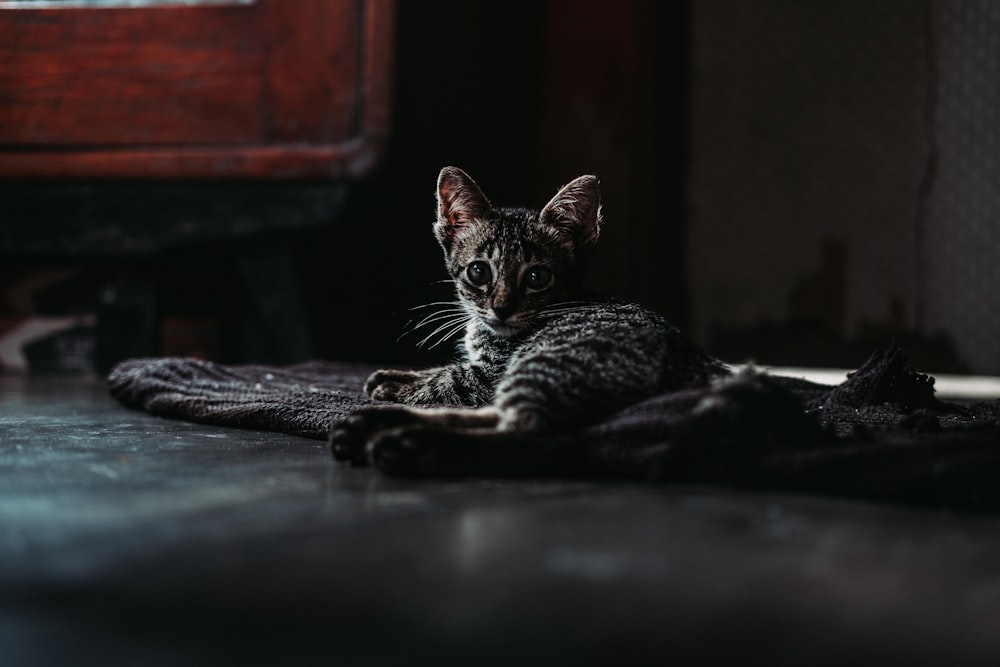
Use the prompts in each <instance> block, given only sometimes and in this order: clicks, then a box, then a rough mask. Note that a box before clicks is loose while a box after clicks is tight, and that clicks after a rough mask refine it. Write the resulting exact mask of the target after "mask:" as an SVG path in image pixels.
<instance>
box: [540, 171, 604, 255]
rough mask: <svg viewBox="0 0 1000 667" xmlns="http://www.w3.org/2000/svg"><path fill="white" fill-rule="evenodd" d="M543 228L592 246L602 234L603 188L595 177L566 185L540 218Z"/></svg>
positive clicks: (578, 242) (578, 179) (582, 177)
mask: <svg viewBox="0 0 1000 667" xmlns="http://www.w3.org/2000/svg"><path fill="white" fill-rule="evenodd" d="M538 220H539V222H541V223H542V224H543V225H552V226H553V227H555V228H557V229H559V230H560V231H563V232H566V233H568V234H569V235H570V236H571V237H572V238H573V239H574V241H575V242H576V243H577V244H582V245H584V246H592V245H594V244H595V243H597V238H598V237H599V236H600V235H601V223H602V222H603V218H602V217H601V186H600V182H599V181H598V180H597V177H596V176H580V177H579V178H576V179H574V180H573V181H571V182H570V183H568V184H567V185H564V186H563V188H562V189H561V190H559V192H557V193H556V196H555V197H553V198H552V200H551V201H550V202H549V203H548V204H546V205H545V208H543V209H542V212H541V213H540V214H539V216H538Z"/></svg>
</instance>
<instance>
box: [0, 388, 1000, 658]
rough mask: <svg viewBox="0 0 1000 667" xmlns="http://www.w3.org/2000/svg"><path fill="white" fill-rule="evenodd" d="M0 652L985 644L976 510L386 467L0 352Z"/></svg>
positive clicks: (483, 654)
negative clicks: (180, 415) (180, 418)
mask: <svg viewBox="0 0 1000 667" xmlns="http://www.w3.org/2000/svg"><path fill="white" fill-rule="evenodd" d="M0 656H2V657H0V664H3V665H35V664H51V665H67V664H73V665H77V664H102V665H107V664H130V665H159V664H163V665H176V664H228V663H232V664H237V663H238V664H244V665H245V664H269V665H270V664H275V665H276V664H303V663H305V664H320V663H323V664H338V665H353V664H360V665H383V664H384V665H407V664H457V665H480V664H512V665H513V664H560V665H561V664H600V665H607V664H638V663H649V664H688V663H692V662H697V663H708V664H718V663H719V662H720V661H726V662H729V663H739V664H804V663H806V662H808V664H824V663H825V664H869V663H880V664H889V663H899V664H927V665H938V664H1000V517H998V518H995V517H991V516H972V515H960V514H953V513H945V512H927V511H916V510H908V509H905V508H894V507H887V506H879V505H871V504H864V503H858V502H850V501H842V500H835V499H824V498H819V497H806V496H791V495H770V494H759V493H747V492H742V491H738V490H729V489H723V488H711V487H676V486H673V487H671V486H666V487H652V486H644V485H639V484H611V483H591V482H571V481H558V480H536V481H517V482H510V481H508V482H503V481H483V480H465V481H434V480H426V481H421V480H397V479H392V478H387V477H384V476H381V475H380V474H378V473H376V472H374V471H370V470H365V469H352V468H347V467H344V466H342V465H339V464H336V463H334V462H333V461H331V460H330V459H329V458H328V456H327V453H326V451H325V449H324V447H323V446H322V445H321V444H320V443H318V442H314V441H309V440H303V439H299V438H295V437H291V436H281V435H274V434H266V433H255V432H248V431H239V430H232V429H225V428H216V427H207V426H200V425H194V424H187V423H182V422H174V421H167V420H163V419H158V418H155V417H151V416H148V415H145V414H142V413H138V412H134V411H129V410H126V409H124V408H121V407H119V406H118V405H117V404H116V403H114V402H113V401H112V400H111V399H110V398H108V396H107V394H106V392H105V390H104V388H103V386H102V384H101V382H100V381H99V380H97V379H95V378H85V377H74V376H67V377H47V378H26V377H14V376H6V377H5V376H0Z"/></svg>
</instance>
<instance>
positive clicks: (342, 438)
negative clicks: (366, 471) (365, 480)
mask: <svg viewBox="0 0 1000 667" xmlns="http://www.w3.org/2000/svg"><path fill="white" fill-rule="evenodd" d="M417 419H419V418H418V417H417V416H416V415H414V414H413V413H412V412H411V411H410V410H408V409H406V408H402V407H397V406H393V405H388V406H383V405H374V406H371V407H367V408H362V409H360V410H356V411H355V412H352V413H350V414H349V415H347V416H346V417H344V418H343V419H341V420H339V421H336V422H334V423H333V424H332V425H331V426H330V433H329V435H328V438H327V442H328V444H329V446H330V453H331V454H332V455H333V458H334V459H336V460H338V461H345V462H349V463H351V464H353V465H359V466H363V465H367V464H368V453H367V447H368V444H369V442H371V441H372V440H373V438H374V436H375V435H376V434H377V433H379V432H380V431H385V430H387V429H391V428H397V427H399V426H402V425H404V424H409V423H412V422H413V421H415V420H417Z"/></svg>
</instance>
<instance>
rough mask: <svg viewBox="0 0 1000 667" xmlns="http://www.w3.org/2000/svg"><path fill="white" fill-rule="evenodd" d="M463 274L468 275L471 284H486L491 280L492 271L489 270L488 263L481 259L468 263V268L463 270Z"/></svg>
mask: <svg viewBox="0 0 1000 667" xmlns="http://www.w3.org/2000/svg"><path fill="white" fill-rule="evenodd" d="M465 275H467V276H468V277H469V282H471V283H472V284H473V285H487V284H489V282H490V281H491V280H493V272H492V271H490V265H489V264H487V263H486V262H483V261H481V260H477V261H475V262H473V263H472V264H469V268H467V269H466V270H465Z"/></svg>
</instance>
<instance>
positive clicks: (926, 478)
mask: <svg viewBox="0 0 1000 667" xmlns="http://www.w3.org/2000/svg"><path fill="white" fill-rule="evenodd" d="M437 202H438V211H437V219H436V221H435V223H434V227H433V229H434V234H435V236H436V237H437V240H438V242H439V243H440V245H441V248H442V249H443V251H444V257H445V264H446V267H447V270H448V272H449V274H450V275H451V277H452V279H453V281H454V286H455V295H456V300H455V301H454V302H449V303H447V304H445V307H444V308H443V309H442V310H440V311H436V312H434V313H432V314H431V315H429V316H428V318H426V320H425V323H426V324H429V325H431V326H433V327H434V328H435V332H440V333H441V335H443V336H445V337H450V336H451V335H457V334H459V333H461V332H462V331H464V337H463V338H462V341H461V344H460V352H461V355H460V360H459V361H457V362H455V363H453V364H450V365H447V366H442V367H439V368H431V369H426V370H416V371H411V370H378V371H375V372H374V373H371V372H370V370H371V369H370V368H367V369H363V370H362V369H360V368H359V367H357V366H352V365H347V364H337V363H333V362H331V363H322V362H317V363H313V364H308V365H300V366H295V367H284V368H279V367H261V366H223V365H220V364H213V363H211V362H204V361H197V360H190V359H169V358H168V359H136V360H129V361H126V362H123V363H122V364H120V365H119V366H117V367H116V368H115V369H113V370H112V372H111V374H110V375H109V384H110V387H111V392H112V394H113V395H115V396H116V397H117V398H118V399H119V400H120V401H121V402H122V403H124V404H126V405H129V406H134V407H139V408H142V409H145V410H147V411H148V412H151V413H153V414H159V415H163V416H168V417H175V418H181V419H188V420H191V421H199V422H205V423H211V424H221V425H226V426H238V427H242V428H254V429H262V430H271V431H280V432H284V433H294V434H297V435H304V436H307V437H312V438H326V437H328V439H329V444H330V450H331V452H332V454H333V456H334V458H336V459H337V460H340V461H346V462H349V463H351V464H353V465H373V466H375V467H377V468H379V469H381V470H383V471H385V472H389V473H394V474H408V475H431V476H440V475H486V476H510V475H574V476H586V477H606V476H613V477H629V478H641V479H654V480H672V481H688V482H716V483H731V484H740V485H744V486H752V487H758V488H761V487H763V488H776V489H797V490H807V491H811V492H817V491H822V492H827V493H836V494H843V495H851V496H860V497H867V498H883V499H892V500H896V501H907V502H921V503H932V504H937V505H942V504H943V505H952V506H976V507H987V506H988V507H997V508H1000V485H997V484H996V483H995V480H996V479H997V478H998V476H1000V447H998V443H1000V402H992V403H980V404H977V405H973V406H962V407H960V406H955V405H951V404H947V403H942V402H940V401H938V400H937V399H936V398H935V397H934V389H933V378H929V377H927V376H926V375H923V374H920V373H916V372H915V371H913V370H912V369H910V368H909V367H907V366H906V363H905V360H906V358H905V355H904V354H903V353H902V351H901V350H900V349H899V348H898V347H896V346H895V345H894V344H893V345H890V346H887V347H885V348H884V349H881V350H877V351H875V352H874V353H873V354H872V355H871V357H870V358H869V359H868V361H867V362H865V363H864V364H863V365H862V366H861V367H860V368H859V370H858V371H856V372H855V373H853V374H851V375H850V376H849V377H848V379H847V380H846V381H845V382H844V383H842V384H840V385H837V386H834V387H831V386H825V385H816V384H812V383H809V382H805V381H802V380H796V379H792V378H783V377H772V376H768V375H765V374H762V373H758V372H756V371H754V370H752V369H750V370H747V371H744V372H740V373H737V374H732V373H731V372H730V370H729V369H728V368H727V367H726V366H725V365H724V364H722V363H720V362H719V361H718V360H716V359H713V358H712V357H710V356H709V355H707V354H706V353H704V352H703V351H702V350H700V349H699V348H698V346H697V345H696V344H695V343H693V342H692V341H691V340H690V339H689V338H688V337H686V336H685V335H684V334H683V333H681V332H680V331H679V330H677V329H676V328H675V327H673V326H672V325H670V324H669V323H668V322H667V321H666V320H664V319H663V318H662V317H661V316H659V315H657V314H655V313H653V312H650V311H648V310H646V309H644V308H642V307H640V306H638V305H635V304H630V303H622V302H617V301H612V300H606V299H598V298H595V297H593V296H592V295H591V294H590V293H588V292H587V291H586V290H584V288H583V287H582V285H581V271H582V268H583V265H584V264H585V261H586V258H587V254H588V252H589V250H590V249H591V248H592V247H593V245H594V243H596V241H597V239H598V236H599V234H600V230H601V225H602V223H603V219H602V214H601V199H600V191H599V187H598V182H597V179H596V178H594V177H593V176H581V177H580V178H577V179H576V180H574V181H572V182H571V183H569V184H568V185H566V186H565V187H563V188H562V189H561V190H559V192H558V193H557V194H556V195H555V197H553V198H552V200H551V201H549V202H548V204H546V205H545V206H544V207H543V208H542V209H541V211H537V212H536V211H532V210H528V209H509V208H497V207H494V206H493V205H492V204H491V203H490V202H489V200H488V199H487V198H486V196H485V195H484V194H483V192H482V190H480V188H479V187H478V186H477V185H476V183H475V182H473V180H472V179H471V178H469V176H468V175H467V174H465V173H464V172H463V171H461V170H459V169H456V168H454V167H448V168H445V169H443V170H442V171H441V174H440V176H439V178H438V189H437ZM437 305H441V304H437ZM366 376H367V380H365V377H366ZM362 385H363V390H364V395H362V393H361V389H362Z"/></svg>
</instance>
